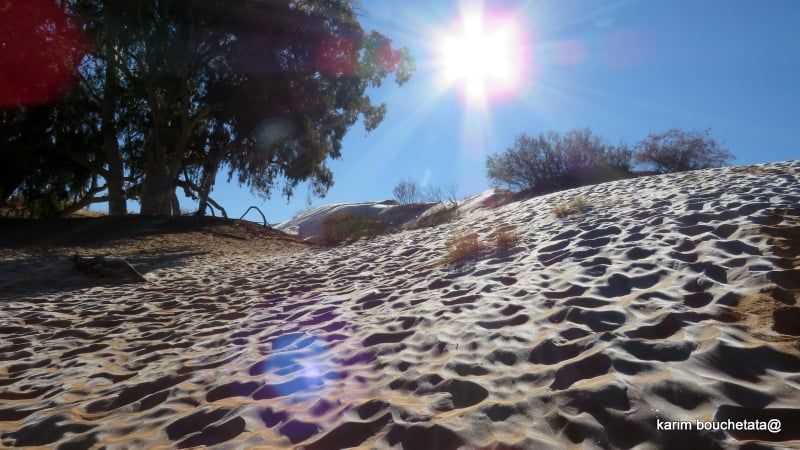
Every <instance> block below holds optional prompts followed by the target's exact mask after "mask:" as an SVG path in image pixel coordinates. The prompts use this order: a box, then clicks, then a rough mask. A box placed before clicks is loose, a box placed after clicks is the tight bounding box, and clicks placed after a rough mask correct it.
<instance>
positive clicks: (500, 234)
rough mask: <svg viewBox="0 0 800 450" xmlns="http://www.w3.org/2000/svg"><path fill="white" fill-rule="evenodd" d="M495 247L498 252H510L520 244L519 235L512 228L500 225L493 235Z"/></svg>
mask: <svg viewBox="0 0 800 450" xmlns="http://www.w3.org/2000/svg"><path fill="white" fill-rule="evenodd" d="M493 240H494V246H495V248H497V249H498V250H508V249H510V248H511V247H513V246H515V245H517V242H519V233H517V232H516V231H515V230H514V229H513V228H512V227H511V226H509V225H503V224H498V225H497V226H496V227H495V230H494V233H493Z"/></svg>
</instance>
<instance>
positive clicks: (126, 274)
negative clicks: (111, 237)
mask: <svg viewBox="0 0 800 450" xmlns="http://www.w3.org/2000/svg"><path fill="white" fill-rule="evenodd" d="M72 262H74V263H75V268H76V269H78V270H80V271H81V272H83V273H85V274H87V275H90V276H96V277H101V278H117V279H119V278H122V279H123V280H125V281H136V282H147V278H145V277H144V276H143V275H142V274H141V273H139V271H138V270H136V269H134V268H133V266H131V265H130V263H128V261H125V260H124V259H113V258H106V257H105V256H94V257H83V256H79V255H77V254H76V255H73V256H72Z"/></svg>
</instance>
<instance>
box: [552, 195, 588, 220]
mask: <svg viewBox="0 0 800 450" xmlns="http://www.w3.org/2000/svg"><path fill="white" fill-rule="evenodd" d="M588 208H589V202H587V201H586V199H584V198H583V197H574V198H572V199H570V200H568V201H566V202H563V203H557V204H556V205H555V206H554V207H553V215H555V216H556V217H558V218H559V219H563V218H564V217H569V216H574V215H576V214H581V213H583V212H584V211H586V210H587V209H588Z"/></svg>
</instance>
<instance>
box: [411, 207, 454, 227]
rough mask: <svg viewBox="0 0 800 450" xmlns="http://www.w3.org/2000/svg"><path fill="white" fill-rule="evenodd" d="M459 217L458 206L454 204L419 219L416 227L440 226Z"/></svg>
mask: <svg viewBox="0 0 800 450" xmlns="http://www.w3.org/2000/svg"><path fill="white" fill-rule="evenodd" d="M456 219H458V207H457V206H453V207H449V208H445V209H441V210H439V211H436V212H434V213H432V214H430V215H427V216H425V217H421V218H420V219H419V220H417V223H416V224H415V226H414V228H428V227H438V226H439V225H442V224H445V223H449V222H452V221H454V220H456Z"/></svg>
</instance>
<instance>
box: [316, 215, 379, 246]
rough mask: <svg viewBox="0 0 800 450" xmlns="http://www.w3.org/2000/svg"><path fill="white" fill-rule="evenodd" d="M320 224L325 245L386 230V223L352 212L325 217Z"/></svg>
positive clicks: (356, 238)
mask: <svg viewBox="0 0 800 450" xmlns="http://www.w3.org/2000/svg"><path fill="white" fill-rule="evenodd" d="M322 226H323V237H322V241H323V243H324V244H326V245H334V244H339V243H342V242H352V241H356V240H359V239H362V238H372V237H375V236H377V235H379V234H382V233H384V232H386V231H387V228H388V225H387V224H385V223H383V222H381V221H379V220H375V219H371V218H368V217H359V216H356V215H353V214H337V215H332V216H330V217H327V218H325V221H324V222H323V223H322Z"/></svg>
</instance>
